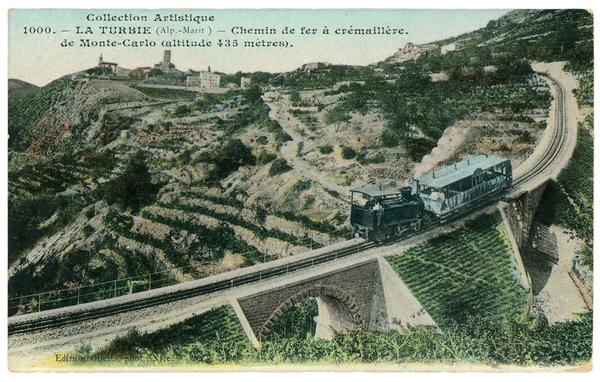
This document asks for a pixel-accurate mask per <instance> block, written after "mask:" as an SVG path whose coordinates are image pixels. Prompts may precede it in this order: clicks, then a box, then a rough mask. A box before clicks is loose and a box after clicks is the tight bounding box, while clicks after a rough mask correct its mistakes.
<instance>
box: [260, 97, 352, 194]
mask: <svg viewBox="0 0 600 382" xmlns="http://www.w3.org/2000/svg"><path fill="white" fill-rule="evenodd" d="M265 103H266V104H267V105H268V106H269V107H270V108H271V111H270V112H269V118H271V119H272V120H274V121H277V122H279V124H280V125H281V127H282V128H283V130H284V131H285V132H286V133H288V134H289V136H290V137H291V138H292V140H291V141H288V142H286V143H285V144H283V145H282V146H281V148H280V149H279V152H280V153H281V156H282V157H283V158H284V159H285V160H287V162H288V164H289V165H290V166H292V168H293V171H294V172H296V173H297V174H298V175H300V176H301V177H302V178H303V179H309V180H311V181H313V182H315V183H317V184H320V185H321V186H322V187H324V188H327V189H330V190H334V191H337V192H338V193H339V194H340V195H344V196H349V192H348V188H347V187H343V186H340V185H338V184H337V183H335V182H334V181H333V180H331V179H330V178H329V177H328V176H327V174H325V173H323V172H321V171H319V170H317V169H314V168H313V167H312V166H311V165H310V164H309V163H308V162H307V161H305V160H304V159H302V158H299V157H298V155H297V149H298V143H300V142H303V141H304V140H303V139H302V136H301V135H300V134H298V133H297V132H296V131H295V128H296V127H298V126H301V122H300V121H299V120H297V119H296V118H295V117H294V116H293V115H291V114H290V113H289V109H290V106H288V105H286V104H284V103H282V102H279V101H269V100H267V99H265Z"/></svg>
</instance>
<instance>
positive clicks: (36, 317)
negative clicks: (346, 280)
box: [8, 242, 377, 335]
mask: <svg viewBox="0 0 600 382" xmlns="http://www.w3.org/2000/svg"><path fill="white" fill-rule="evenodd" d="M375 246H377V244H376V243H374V242H364V243H358V244H356V245H352V246H348V247H345V248H342V249H339V250H336V251H332V252H328V253H324V254H321V255H318V256H315V257H311V258H307V259H303V260H300V261H297V262H294V263H291V264H285V265H281V266H275V267H272V268H268V269H265V270H262V271H260V272H253V273H249V274H246V275H241V276H238V277H235V278H232V279H229V280H222V281H217V282H214V283H211V284H207V285H200V286H197V287H193V288H187V289H183V290H176V291H173V292H168V293H165V294H162V295H156V296H150V297H148V298H147V299H139V300H136V301H133V302H132V301H123V302H119V303H114V301H115V300H114V299H113V300H112V302H113V303H109V304H107V305H106V306H98V307H94V308H92V309H89V310H82V311H70V309H69V308H65V309H62V310H61V311H60V313H58V314H52V313H50V314H48V312H52V311H44V312H40V313H31V314H28V315H23V316H18V317H14V318H9V320H8V333H9V335H10V334H16V333H25V332H32V331H37V330H43V329H50V328H54V327H58V326H61V325H64V324H73V323H77V322H81V321H86V320H89V319H96V318H101V317H106V316H111V315H115V314H119V313H125V312H129V311H132V310H137V309H142V308H147V307H151V306H155V305H159V304H165V303H169V302H172V301H177V300H181V299H186V298H190V297H195V296H199V295H203V294H209V293H214V292H220V291H225V290H228V289H233V288H235V287H239V286H243V285H246V284H251V283H254V282H258V281H263V280H265V279H270V278H273V277H277V276H283V275H285V274H287V273H289V272H294V271H297V270H300V269H303V268H308V267H312V266H315V265H319V264H322V263H325V262H328V261H332V260H335V259H338V258H342V257H345V256H349V255H352V254H355V253H358V252H362V251H366V250H368V249H371V248H373V247H375ZM154 291H156V290H154ZM82 305H83V304H82ZM76 306H81V305H76ZM40 316H41V317H40Z"/></svg>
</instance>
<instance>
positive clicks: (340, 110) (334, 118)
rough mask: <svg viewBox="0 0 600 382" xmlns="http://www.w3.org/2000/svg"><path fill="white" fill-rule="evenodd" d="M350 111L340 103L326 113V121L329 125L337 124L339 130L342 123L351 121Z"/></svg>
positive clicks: (336, 127) (336, 129)
mask: <svg viewBox="0 0 600 382" xmlns="http://www.w3.org/2000/svg"><path fill="white" fill-rule="evenodd" d="M350 118H351V117H350V113H349V112H348V110H346V109H345V108H344V107H342V106H340V105H338V106H336V107H334V108H333V109H330V110H328V111H327V113H326V114H325V123H326V124H328V125H332V124H334V125H335V131H338V130H339V129H340V127H341V125H342V123H348V122H350Z"/></svg>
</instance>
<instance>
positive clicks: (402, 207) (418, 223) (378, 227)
mask: <svg viewBox="0 0 600 382" xmlns="http://www.w3.org/2000/svg"><path fill="white" fill-rule="evenodd" d="M511 185H512V166H511V163H510V161H509V160H508V159H505V158H501V157H498V156H493V155H477V156H471V157H469V158H466V159H463V160H461V161H459V162H456V163H454V164H452V165H449V166H446V167H444V168H441V169H438V170H435V171H432V172H430V173H428V174H425V175H423V176H421V177H419V178H417V179H414V180H413V181H412V185H411V187H401V188H397V187H383V186H368V187H362V188H356V189H351V190H350V192H351V194H352V196H351V202H350V204H351V206H350V224H351V225H352V229H353V234H354V236H355V237H364V238H366V239H368V240H374V241H384V240H387V239H390V238H393V237H401V236H402V235H404V234H405V233H406V232H408V231H418V230H420V229H421V227H422V226H423V225H424V224H426V223H428V222H432V221H435V220H444V219H447V218H449V217H452V216H454V215H455V214H457V213H459V212H460V211H463V210H465V209H466V208H468V207H470V206H472V205H473V204H474V203H477V202H478V201H487V200H489V198H491V197H493V196H497V195H499V194H500V193H502V192H503V191H505V190H507V189H508V188H510V187H511Z"/></svg>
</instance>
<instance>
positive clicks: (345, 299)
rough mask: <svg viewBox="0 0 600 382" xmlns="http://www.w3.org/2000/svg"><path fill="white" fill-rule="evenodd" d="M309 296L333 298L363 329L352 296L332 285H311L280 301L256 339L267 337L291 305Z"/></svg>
mask: <svg viewBox="0 0 600 382" xmlns="http://www.w3.org/2000/svg"><path fill="white" fill-rule="evenodd" d="M310 297H316V298H318V297H322V298H329V299H333V300H334V301H336V302H339V303H340V305H341V306H343V307H344V308H345V309H347V313H348V315H349V318H350V319H351V321H352V323H353V324H354V326H356V327H358V328H360V329H365V327H366V323H365V321H364V319H363V317H362V316H361V314H360V313H359V311H358V304H357V303H356V301H355V300H354V298H353V297H352V296H350V295H349V294H348V293H346V292H345V291H343V290H341V289H339V288H337V287H335V286H332V285H314V286H312V287H309V288H306V289H303V290H301V291H300V292H298V293H296V294H294V295H292V296H291V297H290V298H288V299H287V300H285V301H284V302H283V303H281V304H280V305H279V306H278V307H277V308H276V309H275V311H273V313H271V315H270V316H269V318H267V321H266V322H265V323H264V325H263V326H262V328H261V329H260V332H259V335H258V340H259V341H261V342H262V341H264V340H265V339H266V338H267V335H268V334H269V332H270V331H271V329H272V328H273V325H274V324H275V322H277V320H279V318H281V316H283V314H284V313H285V312H286V311H287V310H288V309H289V308H291V307H293V306H294V305H296V304H297V303H299V302H301V301H302V300H304V299H306V298H310Z"/></svg>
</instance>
